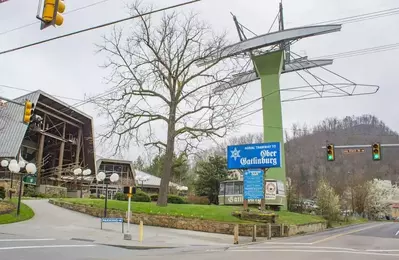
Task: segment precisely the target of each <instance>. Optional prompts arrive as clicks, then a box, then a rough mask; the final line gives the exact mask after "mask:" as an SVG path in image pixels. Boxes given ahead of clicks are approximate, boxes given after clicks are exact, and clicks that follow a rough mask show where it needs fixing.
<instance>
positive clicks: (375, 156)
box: [372, 143, 381, 161]
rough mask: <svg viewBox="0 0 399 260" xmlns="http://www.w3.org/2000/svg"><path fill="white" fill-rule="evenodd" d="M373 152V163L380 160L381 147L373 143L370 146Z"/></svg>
mask: <svg viewBox="0 0 399 260" xmlns="http://www.w3.org/2000/svg"><path fill="white" fill-rule="evenodd" d="M372 150H373V160H374V161H379V160H381V146H380V144H379V143H375V144H373V146H372Z"/></svg>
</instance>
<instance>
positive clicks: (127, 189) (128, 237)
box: [123, 186, 136, 240]
mask: <svg viewBox="0 0 399 260" xmlns="http://www.w3.org/2000/svg"><path fill="white" fill-rule="evenodd" d="M123 193H124V194H127V198H128V202H127V231H126V233H125V234H124V235H123V239H124V240H132V235H131V234H130V216H131V208H130V204H131V201H132V196H133V194H135V193H136V188H135V187H129V186H127V187H123Z"/></svg>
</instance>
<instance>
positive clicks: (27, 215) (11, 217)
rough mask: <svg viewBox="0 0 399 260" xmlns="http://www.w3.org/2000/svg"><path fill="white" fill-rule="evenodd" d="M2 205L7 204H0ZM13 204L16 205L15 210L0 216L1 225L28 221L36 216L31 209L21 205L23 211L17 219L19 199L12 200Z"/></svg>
mask: <svg viewBox="0 0 399 260" xmlns="http://www.w3.org/2000/svg"><path fill="white" fill-rule="evenodd" d="M1 203H5V202H0V205H1ZM11 203H12V204H13V205H14V207H15V208H14V210H13V211H11V212H10V213H7V214H0V225H1V224H10V223H14V222H20V221H24V220H28V219H31V218H32V217H33V216H34V215H35V213H34V212H33V210H32V209H31V208H30V207H28V206H27V205H26V204H24V203H21V211H20V214H19V216H18V217H17V203H18V201H17V199H12V200H11Z"/></svg>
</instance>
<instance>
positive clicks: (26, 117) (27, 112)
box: [23, 100, 33, 124]
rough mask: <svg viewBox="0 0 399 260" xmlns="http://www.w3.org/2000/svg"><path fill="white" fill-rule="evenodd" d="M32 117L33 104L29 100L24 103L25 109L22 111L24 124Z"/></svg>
mask: <svg viewBox="0 0 399 260" xmlns="http://www.w3.org/2000/svg"><path fill="white" fill-rule="evenodd" d="M32 115H33V103H32V102H30V101H29V100H26V101H25V109H24V119H23V122H24V124H29V123H30V121H31V119H32Z"/></svg>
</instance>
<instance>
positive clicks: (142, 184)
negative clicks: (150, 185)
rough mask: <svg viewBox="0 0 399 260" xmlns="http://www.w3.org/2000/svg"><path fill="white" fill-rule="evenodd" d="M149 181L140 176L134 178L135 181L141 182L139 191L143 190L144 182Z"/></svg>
mask: <svg viewBox="0 0 399 260" xmlns="http://www.w3.org/2000/svg"><path fill="white" fill-rule="evenodd" d="M149 179H150V178H149V177H148V176H142V175H139V176H137V177H136V180H137V181H141V190H143V188H144V182H145V181H148V180H149Z"/></svg>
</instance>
